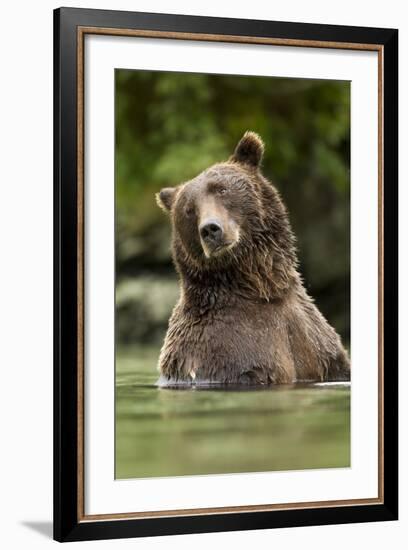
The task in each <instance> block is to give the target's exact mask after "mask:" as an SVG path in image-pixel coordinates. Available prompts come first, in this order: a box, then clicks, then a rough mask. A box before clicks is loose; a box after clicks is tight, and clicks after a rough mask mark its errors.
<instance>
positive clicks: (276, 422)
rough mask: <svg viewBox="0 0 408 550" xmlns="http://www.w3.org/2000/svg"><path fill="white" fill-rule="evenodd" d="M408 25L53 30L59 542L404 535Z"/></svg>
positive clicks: (59, 22)
mask: <svg viewBox="0 0 408 550" xmlns="http://www.w3.org/2000/svg"><path fill="white" fill-rule="evenodd" d="M397 37H398V34H397V31H396V30H394V29H375V28H363V27H340V26H329V25H313V24H301V23H283V22H272V21H255V20H239V19H219V18H211V17H191V16H179V15H164V14H148V13H130V12H119V11H100V10H85V9H73V8H72V9H71V8H61V9H58V10H56V11H55V14H54V121H55V122H54V124H55V126H54V170H55V172H54V182H55V188H54V197H55V202H54V212H55V215H54V216H55V217H54V220H55V223H54V235H55V241H54V242H55V244H54V251H55V278H54V281H55V283H54V286H55V299H54V304H55V310H54V314H55V332H54V350H55V351H54V353H55V361H54V365H55V371H54V407H55V408H54V536H55V539H56V540H58V541H73V540H86V539H102V538H119V537H136V536H153V535H167V534H173V533H174V534H176V533H199V532H208V531H230V530H245V529H265V528H272V527H287V526H302V525H316V524H331V523H349V522H367V521H384V520H394V519H397V508H398V506H397V503H398V499H397V476H398V462H397V455H398V453H397V395H398V393H397V100H398V97H397Z"/></svg>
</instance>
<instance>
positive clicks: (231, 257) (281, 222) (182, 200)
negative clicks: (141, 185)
mask: <svg viewBox="0 0 408 550" xmlns="http://www.w3.org/2000/svg"><path fill="white" fill-rule="evenodd" d="M263 153H264V144H263V141H262V139H261V138H260V137H259V136H258V135H257V134H255V133H254V132H250V131H248V132H246V133H245V134H244V135H243V137H242V138H241V140H240V141H239V143H238V145H237V146H236V148H235V151H234V153H233V155H232V156H231V157H230V158H229V159H228V160H227V161H226V162H222V163H218V164H215V165H213V166H211V167H210V168H208V169H206V170H204V171H203V172H202V173H201V174H199V175H198V176H196V177H195V178H193V179H192V180H190V181H188V182H186V183H183V184H181V185H179V186H177V187H167V188H164V189H162V190H161V191H160V193H158V194H157V195H156V199H157V202H158V204H159V206H160V207H161V208H162V209H163V210H164V211H165V212H167V213H168V214H170V217H171V222H172V239H173V240H172V243H173V244H172V248H173V257H174V260H175V263H176V267H177V269H178V271H179V273H180V275H181V276H182V277H184V278H188V279H189V281H190V282H191V281H194V280H196V281H198V280H201V281H204V280H205V281H210V282H211V281H212V282H214V281H216V282H217V284H219V283H220V280H224V281H225V280H230V281H231V280H234V281H235V282H234V285H235V286H236V287H237V288H238V287H239V288H240V290H241V292H242V293H244V294H245V293H246V294H248V293H249V294H251V295H254V294H255V295H256V296H258V297H260V298H262V299H266V300H270V299H271V298H273V297H277V296H278V295H279V293H280V292H282V290H284V289H285V288H287V287H288V286H289V284H290V281H291V280H292V279H294V278H296V276H297V271H296V263H297V261H296V254H295V248H294V236H293V233H292V231H291V228H290V224H289V220H288V216H287V213H286V209H285V207H284V205H283V203H282V200H281V198H280V196H279V193H278V192H277V190H276V189H275V187H274V186H273V185H272V184H271V183H270V182H269V181H268V180H266V179H265V178H264V176H263V175H262V173H261V170H260V166H261V162H262V158H263ZM230 284H231V283H230Z"/></svg>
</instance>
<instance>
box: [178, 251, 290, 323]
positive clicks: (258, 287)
mask: <svg viewBox="0 0 408 550" xmlns="http://www.w3.org/2000/svg"><path fill="white" fill-rule="evenodd" d="M176 248H177V247H176ZM251 256H252V257H251V258H248V261H243V262H240V261H237V262H232V263H231V264H230V265H229V266H225V267H223V268H222V269H221V270H217V269H216V268H215V269H214V268H211V269H209V268H202V267H194V266H192V265H191V262H189V261H188V259H187V258H185V257H184V254H180V253H178V254H177V253H176V254H175V256H174V260H175V264H176V267H177V271H178V273H179V278H180V283H181V289H182V299H183V301H184V305H185V306H187V307H188V308H189V309H190V310H192V311H194V310H195V311H197V312H199V313H200V314H202V313H203V312H205V311H209V310H214V309H221V308H223V307H226V306H228V307H233V306H234V305H236V304H238V303H240V302H242V301H243V300H246V301H248V300H249V301H251V302H258V303H262V302H266V303H267V302H269V303H272V302H276V301H281V300H282V299H284V298H285V296H287V295H288V294H289V293H290V292H291V289H292V288H293V287H294V286H297V284H298V282H299V275H298V273H297V271H296V268H295V266H294V265H290V264H289V263H288V265H284V263H285V262H286V258H284V260H282V258H279V257H278V256H275V261H274V257H273V255H272V254H270V256H269V261H265V256H264V257H263V261H262V262H258V263H257V262H256V260H254V256H253V255H251ZM255 256H256V255H255Z"/></svg>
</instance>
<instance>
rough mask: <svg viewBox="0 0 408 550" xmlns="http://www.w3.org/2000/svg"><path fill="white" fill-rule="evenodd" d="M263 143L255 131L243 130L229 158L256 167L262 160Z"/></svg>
mask: <svg viewBox="0 0 408 550" xmlns="http://www.w3.org/2000/svg"><path fill="white" fill-rule="evenodd" d="M264 149H265V146H264V143H263V141H262V139H261V138H260V137H259V136H258V134H256V133H255V132H249V131H248V132H245V134H244V135H243V136H242V138H241V139H240V141H239V143H238V145H237V146H236V148H235V151H234V154H233V155H232V157H231V160H233V161H235V162H240V163H241V164H247V165H248V166H251V167H253V168H257V167H258V166H259V165H260V164H261V161H262V157H263V153H264Z"/></svg>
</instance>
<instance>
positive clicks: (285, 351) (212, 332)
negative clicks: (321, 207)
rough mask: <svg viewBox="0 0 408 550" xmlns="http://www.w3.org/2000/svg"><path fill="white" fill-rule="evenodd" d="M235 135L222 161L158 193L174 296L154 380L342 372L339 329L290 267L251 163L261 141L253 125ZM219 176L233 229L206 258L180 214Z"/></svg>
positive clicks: (268, 379) (278, 224)
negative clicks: (176, 284)
mask: <svg viewBox="0 0 408 550" xmlns="http://www.w3.org/2000/svg"><path fill="white" fill-rule="evenodd" d="M254 140H259V141H258V142H256V141H255V142H254ZM241 142H243V145H244V146H245V147H243V148H242V149H241V150H240V148H239V146H238V147H237V149H236V151H235V153H234V155H233V157H232V158H231V159H230V160H229V161H227V162H225V163H221V164H218V165H215V166H213V167H211V168H209V169H208V170H206V171H205V172H203V173H202V174H200V175H199V176H198V177H197V178H196V179H195V180H193V181H192V182H188V183H187V184H183V185H181V186H179V187H177V188H173V189H170V190H169V189H166V190H165V193H164V194H163V200H164V199H165V200H166V204H165V205H163V204H161V206H162V207H163V206H164V207H165V209H166V210H167V211H169V212H170V216H171V221H172V228H173V237H172V254H173V259H174V263H175V266H176V269H177V272H178V274H179V279H180V288H181V295H180V299H179V302H178V303H177V305H176V306H175V308H174V311H173V313H172V315H171V318H170V321H169V327H168V331H167V334H166V338H165V341H164V344H163V347H162V350H161V354H160V359H159V370H160V372H161V375H162V376H161V383H164V384H165V383H177V382H180V383H199V382H200V381H205V382H207V383H208V382H214V383H223V384H284V383H292V382H294V381H301V380H302V381H303V380H309V381H327V380H349V378H350V366H349V360H348V357H347V353H346V351H345V349H344V348H343V346H342V344H341V341H340V338H339V336H338V334H337V333H336V332H335V330H334V329H333V328H332V327H331V326H330V325H329V324H328V322H327V321H326V320H325V318H324V317H323V316H322V314H321V313H320V312H319V310H318V309H317V308H316V306H315V305H314V303H313V301H312V299H311V298H310V297H309V296H308V295H307V293H306V290H305V288H304V286H303V283H302V280H301V277H300V275H299V273H298V270H297V257H296V250H295V238H294V235H293V233H292V230H291V227H290V224H289V219H288V215H287V212H286V209H285V207H284V205H283V203H282V200H281V198H280V196H279V194H278V192H277V190H276V189H275V188H274V187H273V186H272V184H271V183H270V182H269V181H267V180H266V179H265V178H264V177H263V175H262V174H261V172H260V170H259V163H260V161H261V158H262V153H263V144H262V142H261V141H260V138H258V137H257V136H255V135H254V134H252V135H250V136H249V138H248V134H246V135H245V136H244V138H243V140H241ZM241 142H240V143H241ZM260 147H262V150H259V148H260ZM217 182H218V183H217ZM218 184H220V185H223V186H227V188H228V189H229V191H230V198H228V196H227V198H224V197H220V199H219V200H222V201H223V205H224V207H225V208H226V210H227V211H228V212H230V213H231V216H233V217H234V219H235V220H237V223H239V225H240V236H239V242H238V244H237V245H236V246H234V247H233V248H232V249H231V250H228V251H226V252H225V253H224V254H222V255H221V256H220V257H215V258H212V259H211V261H208V260H207V259H206V258H205V257H204V256H203V253H202V250H201V249H200V246H199V243H198V241H197V239H196V238H195V233H194V232H195V231H196V228H195V221H194V219H189V217H188V216H186V214H185V213H186V212H187V210H186V208H188V205H189V204H190V203H191V202H192V201H193V202H194V200H195V201H196V202H197V200H205V194H203V193H204V191H203V189H204V190H205V193H216V187H217V185H218ZM214 189H215V191H214ZM203 197H204V198H203ZM238 199H239V200H238ZM160 200H161V198H160V196H159V197H158V201H159V204H160ZM189 201H190V202H189Z"/></svg>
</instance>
